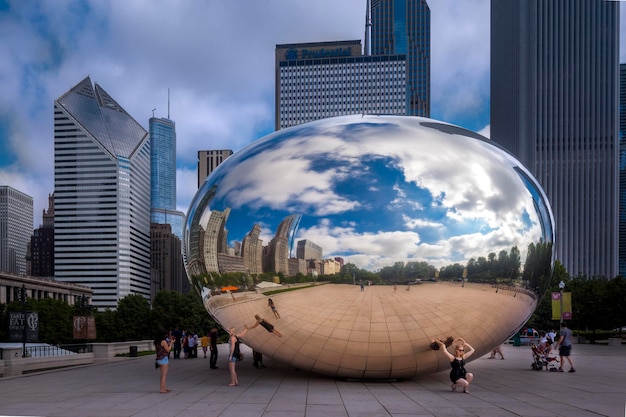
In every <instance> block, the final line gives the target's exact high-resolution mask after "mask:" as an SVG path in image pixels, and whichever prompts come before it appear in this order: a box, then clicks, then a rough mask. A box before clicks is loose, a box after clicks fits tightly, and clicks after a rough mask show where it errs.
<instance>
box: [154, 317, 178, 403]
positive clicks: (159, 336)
mask: <svg viewBox="0 0 626 417" xmlns="http://www.w3.org/2000/svg"><path fill="white" fill-rule="evenodd" d="M174 339H175V337H174V336H172V335H170V332H168V331H167V330H166V329H163V328H161V329H159V330H158V331H157V333H156V336H155V338H154V347H155V348H156V366H157V367H158V368H159V370H160V371H161V379H160V381H161V390H160V392H161V394H167V393H168V392H170V390H169V388H167V385H166V379H167V371H168V369H169V362H170V361H169V356H170V351H171V350H172V347H173V346H174V342H175V340H174Z"/></svg>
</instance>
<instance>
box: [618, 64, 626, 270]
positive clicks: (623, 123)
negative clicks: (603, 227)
mask: <svg viewBox="0 0 626 417" xmlns="http://www.w3.org/2000/svg"><path fill="white" fill-rule="evenodd" d="M618 273H619V275H621V276H623V277H626V64H620V66H619V271H618Z"/></svg>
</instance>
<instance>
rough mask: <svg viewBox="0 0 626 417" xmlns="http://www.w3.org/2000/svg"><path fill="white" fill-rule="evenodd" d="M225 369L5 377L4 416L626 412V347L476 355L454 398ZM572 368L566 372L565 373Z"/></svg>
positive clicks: (427, 385) (197, 364) (582, 415)
mask: <svg viewBox="0 0 626 417" xmlns="http://www.w3.org/2000/svg"><path fill="white" fill-rule="evenodd" d="M219 349H220V357H219V360H218V366H219V367H220V368H219V369H217V370H211V369H209V360H208V359H204V358H203V357H202V353H201V352H200V354H199V356H200V357H199V358H197V359H181V360H175V361H172V364H171V365H170V373H169V376H168V386H169V388H171V389H172V392H170V393H168V394H160V393H159V371H158V370H155V368H154V355H152V356H143V357H137V358H115V359H114V360H110V361H106V362H99V363H96V364H94V365H86V366H80V367H74V368H66V369H60V370H53V371H46V372H41V373H36V374H30V375H23V376H18V377H10V378H2V379H0V393H2V401H0V416H63V417H72V416H81V417H85V416H87V417H89V416H94V417H95V416H111V417H116V416H145V417H158V416H181V417H183V416H184V417H194V416H198V417H200V416H201V417H208V416H222V417H225V416H232V417H248V416H263V417H291V416H306V417H318V416H319V417H335V416H351V417H352V416H354V417H361V416H437V417H452V416H480V417H488V416H498V417H501V416H502V417H506V416H533V417H555V416H563V417H592V416H593V417H598V416H610V417H615V416H620V417H621V416H626V414H625V407H626V405H625V404H626V346H605V345H574V347H573V356H572V357H573V359H574V361H575V365H576V369H577V372H576V373H567V372H564V373H556V372H548V371H533V370H531V369H530V364H531V362H532V355H531V353H530V348H529V347H528V346H521V347H514V346H510V345H506V346H504V348H503V352H504V355H505V358H506V359H505V360H499V359H495V360H490V359H488V357H487V356H484V357H481V358H477V359H476V360H474V361H472V362H471V363H470V364H468V366H467V368H468V370H469V371H470V372H473V373H474V375H475V380H474V383H473V384H472V385H471V387H470V391H471V393H470V394H463V393H454V392H452V391H451V389H450V381H449V379H448V373H447V372H440V373H437V374H434V375H431V376H427V377H417V378H412V379H407V380H401V381H382V382H381V381H371V382H363V381H346V380H335V379H330V378H326V377H323V376H319V375H315V374H311V373H309V372H304V371H299V370H297V369H292V368H288V367H286V366H284V365H281V364H279V363H276V362H274V361H272V360H271V359H267V358H266V359H265V360H264V362H265V365H266V368H265V369H256V368H254V367H253V366H252V361H251V359H252V355H251V352H250V351H249V350H244V351H243V352H244V355H245V358H244V360H243V362H241V363H240V364H239V365H238V366H237V368H238V375H239V383H240V385H239V386H238V387H227V386H226V384H227V383H228V381H229V375H228V370H227V364H226V349H227V346H226V345H220V347H219ZM567 369H568V368H566V370H567Z"/></svg>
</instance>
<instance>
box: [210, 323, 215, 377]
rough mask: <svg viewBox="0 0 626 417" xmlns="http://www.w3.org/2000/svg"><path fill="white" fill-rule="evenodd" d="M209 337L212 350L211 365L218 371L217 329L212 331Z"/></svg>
mask: <svg viewBox="0 0 626 417" xmlns="http://www.w3.org/2000/svg"><path fill="white" fill-rule="evenodd" d="M209 337H210V339H211V341H210V344H209V349H210V350H211V355H210V358H209V365H210V367H211V369H217V327H213V329H211V333H209Z"/></svg>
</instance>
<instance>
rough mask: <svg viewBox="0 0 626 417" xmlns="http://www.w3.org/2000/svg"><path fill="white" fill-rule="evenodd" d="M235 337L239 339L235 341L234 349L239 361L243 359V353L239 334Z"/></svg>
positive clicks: (234, 354)
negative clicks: (240, 347)
mask: <svg viewBox="0 0 626 417" xmlns="http://www.w3.org/2000/svg"><path fill="white" fill-rule="evenodd" d="M235 338H236V339H237V341H236V342H235V350H234V351H233V356H234V357H235V358H237V360H238V361H242V360H243V354H242V353H241V351H240V350H239V338H238V337H237V336H235Z"/></svg>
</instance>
